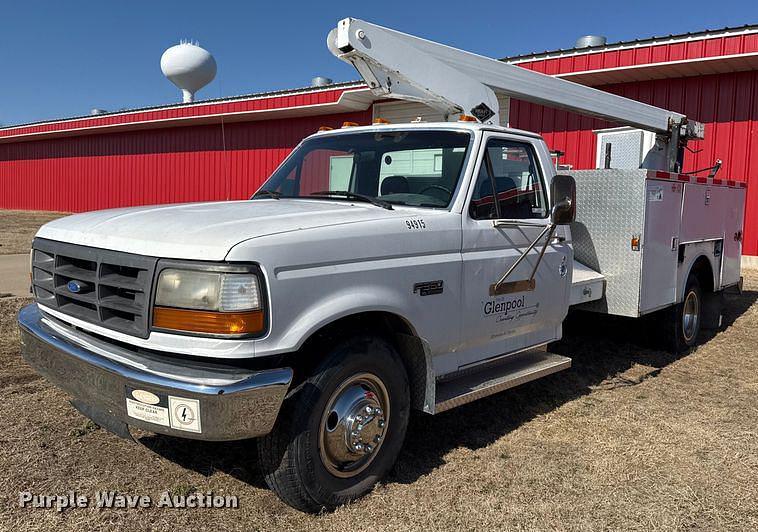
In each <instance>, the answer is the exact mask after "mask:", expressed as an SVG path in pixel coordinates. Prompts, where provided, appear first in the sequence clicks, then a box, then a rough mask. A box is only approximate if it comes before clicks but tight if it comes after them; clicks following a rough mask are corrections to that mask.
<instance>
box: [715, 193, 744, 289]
mask: <svg viewBox="0 0 758 532" xmlns="http://www.w3.org/2000/svg"><path fill="white" fill-rule="evenodd" d="M721 194H722V195H723V197H724V201H723V203H722V205H723V206H722V212H724V213H725V218H724V258H723V265H722V271H721V286H727V285H730V284H735V283H738V282H739V280H740V267H741V264H740V263H741V262H742V231H743V228H742V224H743V220H742V217H743V213H744V212H745V189H744V188H722V189H721Z"/></svg>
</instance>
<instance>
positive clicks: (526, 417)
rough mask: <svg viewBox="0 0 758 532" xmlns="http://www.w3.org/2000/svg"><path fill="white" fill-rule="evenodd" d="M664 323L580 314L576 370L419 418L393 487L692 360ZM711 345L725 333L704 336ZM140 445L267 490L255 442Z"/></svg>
mask: <svg viewBox="0 0 758 532" xmlns="http://www.w3.org/2000/svg"><path fill="white" fill-rule="evenodd" d="M756 300H758V291H745V292H743V293H742V294H741V295H728V296H726V306H725V313H724V323H723V327H722V330H723V329H724V328H726V327H728V326H730V325H731V324H732V323H734V321H735V320H736V319H737V318H738V317H739V316H741V315H742V314H743V313H744V312H745V311H747V309H748V308H750V306H751V305H753V304H754V303H755V302H756ZM657 318H660V316H651V317H650V318H648V319H644V318H643V319H637V320H635V319H630V318H618V317H614V316H604V315H597V314H591V313H574V314H572V316H570V317H569V319H568V320H567V322H566V324H565V330H564V338H563V340H561V341H560V342H556V343H555V344H552V345H551V346H550V349H551V351H553V352H555V353H558V354H562V355H565V356H569V357H571V358H572V359H573V365H572V368H571V369H570V370H568V371H563V372H561V373H557V374H554V375H551V376H549V377H546V378H543V379H539V380H537V381H533V382H530V383H527V384H525V385H522V386H519V387H517V388H513V389H511V390H507V391H505V392H502V393H499V394H496V395H493V396H491V397H487V398H485V399H481V400H479V401H476V402H474V403H471V404H468V405H465V406H462V407H459V408H456V409H453V410H450V411H448V412H445V413H442V414H440V415H437V416H429V415H424V414H414V415H412V416H411V420H410V424H409V426H408V433H407V436H406V442H405V445H404V447H403V450H402V452H401V455H400V457H399V459H398V462H397V464H396V466H395V468H394V469H393V471H392V472H391V473H390V475H389V476H388V478H387V479H386V482H388V483H393V482H396V483H402V484H408V483H412V482H415V481H416V480H417V479H418V478H420V477H422V476H424V475H426V474H429V473H430V472H432V471H433V470H434V469H436V468H438V467H439V466H441V465H443V464H444V456H445V455H446V454H447V453H448V452H449V451H451V450H453V449H455V448H458V447H466V448H468V449H472V450H476V449H480V448H483V447H486V446H488V445H490V444H492V443H494V442H495V441H497V440H498V439H500V438H502V437H503V436H504V435H506V434H508V433H509V432H511V431H512V430H514V429H516V428H518V427H519V426H521V425H523V424H525V423H527V422H529V421H530V420H532V419H533V418H535V417H537V416H540V415H542V414H545V413H548V412H550V411H552V410H554V409H556V408H558V407H560V406H561V405H563V404H565V403H567V402H569V401H572V400H574V399H577V398H578V397H581V396H583V395H586V394H588V393H590V392H591V391H592V390H593V389H595V388H597V387H598V386H602V387H604V389H613V388H616V387H622V386H634V385H636V384H639V383H640V382H643V381H644V380H646V379H649V378H655V377H656V376H657V375H658V373H660V371H661V370H662V369H663V368H665V367H666V366H668V365H669V364H671V363H672V362H674V361H676V360H678V359H680V358H682V357H683V356H687V355H686V354H685V355H677V354H673V353H670V352H667V351H665V350H664V349H662V348H661V347H659V345H660V344H661V340H662V339H661V337H660V333H659V328H658V327H657V326H656V325H657V323H658V321H659V319H657ZM702 334H703V339H702V341H703V342H707V341H708V340H710V339H711V338H713V337H714V336H715V335H717V334H719V332H718V331H703V332H702ZM637 364H640V365H644V366H647V367H649V368H651V369H650V371H648V372H646V373H644V374H643V375H642V376H641V377H637V378H626V377H623V376H621V374H623V373H624V372H625V371H626V370H628V369H630V368H631V367H633V366H635V365H637ZM138 441H139V442H140V443H141V444H143V445H145V446H146V447H148V448H149V449H151V450H152V451H154V452H156V453H157V454H159V455H161V456H163V457H164V458H167V459H169V460H171V461H173V462H175V463H177V464H179V465H181V466H182V467H185V468H187V469H190V470H192V471H195V472H197V473H200V474H202V475H205V476H210V475H211V474H213V473H214V472H215V471H223V472H225V473H227V474H229V475H231V476H233V477H235V478H237V479H239V480H241V481H242V482H245V483H248V484H250V485H253V486H256V487H260V488H265V486H266V485H265V482H264V480H263V476H262V474H261V472H260V470H259V469H258V465H257V460H256V454H257V453H256V448H255V444H256V443H255V441H254V440H246V441H240V442H222V443H211V442H200V441H194V440H183V439H178V438H172V437H170V436H163V435H152V434H150V435H144V436H142V437H139V438H138Z"/></svg>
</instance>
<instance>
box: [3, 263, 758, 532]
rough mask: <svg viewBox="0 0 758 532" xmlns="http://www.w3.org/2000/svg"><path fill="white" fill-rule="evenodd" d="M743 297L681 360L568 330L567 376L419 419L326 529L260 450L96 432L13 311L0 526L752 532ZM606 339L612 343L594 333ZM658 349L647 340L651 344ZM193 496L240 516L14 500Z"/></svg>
mask: <svg viewBox="0 0 758 532" xmlns="http://www.w3.org/2000/svg"><path fill="white" fill-rule="evenodd" d="M746 288H747V290H746V292H745V293H744V294H743V295H742V296H731V297H730V299H729V307H728V316H727V318H728V319H727V327H726V329H725V330H723V331H721V332H719V333H718V334H716V335H715V336H713V335H712V336H711V337H710V338H709V339H708V340H707V342H705V343H704V344H703V345H702V346H701V347H699V348H698V349H697V350H696V351H695V352H693V353H692V354H690V355H688V356H685V357H681V358H677V357H673V356H671V355H668V354H666V353H664V352H662V351H659V350H656V349H655V348H652V347H647V346H645V345H640V344H639V343H637V342H635V341H634V338H635V337H636V335H637V334H638V332H639V331H640V328H639V327H638V326H637V324H632V325H630V322H628V321H626V320H602V321H601V322H598V320H597V319H594V320H592V321H591V322H590V323H582V322H581V321H579V322H575V323H572V324H571V327H570V329H571V332H570V334H569V335H568V337H567V339H566V340H564V341H563V342H561V343H560V344H558V345H557V346H556V347H555V349H556V350H558V351H560V352H562V353H566V354H571V355H572V356H573V357H574V363H575V364H574V367H573V368H572V369H571V370H570V371H567V372H563V373H561V374H557V375H555V376H552V377H550V378H547V379H544V380H541V381H537V382H534V383H531V384H528V385H525V386H523V387H521V388H517V389H515V390H511V391H508V392H505V393H502V394H499V395H497V396H493V397H490V398H488V399H484V400H482V401H480V402H478V403H473V404H471V405H467V406H465V407H462V408H460V409H457V410H453V411H451V412H448V413H445V414H442V415H440V416H436V417H428V416H421V415H419V416H416V417H415V418H414V419H413V420H412V424H411V426H410V429H409V435H408V440H407V443H406V445H405V448H404V450H403V453H402V455H401V457H400V460H399V462H398V464H397V466H396V467H395V469H394V471H393V472H392V474H391V476H390V478H389V479H388V480H387V482H386V483H384V484H382V485H380V486H377V487H376V489H375V490H374V492H373V493H372V494H370V495H369V496H368V497H366V498H365V499H363V500H361V501H358V502H356V503H354V504H352V505H350V506H347V507H344V508H341V509H339V510H338V511H336V512H334V513H332V514H327V515H321V516H309V515H304V514H300V513H298V512H296V511H294V510H292V509H290V508H288V507H287V506H285V505H284V504H282V503H281V502H280V501H279V500H278V499H277V498H276V496H274V495H273V494H272V493H271V492H270V491H268V490H267V489H266V488H265V486H264V483H263V480H262V478H261V476H260V474H259V472H258V470H257V468H256V465H255V462H254V459H253V457H254V452H253V451H254V448H253V446H254V442H241V443H231V444H210V443H196V442H189V441H181V440H175V439H171V438H167V437H157V436H150V435H145V436H143V437H142V438H141V439H140V441H139V443H138V444H134V443H129V442H127V441H125V440H120V439H118V438H117V437H115V436H112V435H110V434H108V433H106V432H105V431H104V430H102V429H96V428H94V427H92V425H91V424H90V423H88V422H87V420H86V419H85V418H84V417H82V416H81V415H79V414H78V413H77V412H76V411H75V410H74V409H73V408H71V407H70V406H69V405H68V403H67V402H66V397H65V396H64V394H63V393H62V392H60V391H58V390H57V389H55V388H53V387H52V386H50V385H49V384H47V383H46V381H44V380H42V379H41V378H40V377H38V376H37V375H36V374H35V373H34V372H33V371H32V370H31V369H30V368H28V367H27V366H26V365H25V364H24V363H23V361H22V360H21V359H20V357H19V355H18V338H17V335H16V332H15V327H14V324H13V316H14V314H15V312H16V310H17V309H18V308H19V307H20V306H21V304H22V303H23V301H21V300H10V301H0V315H2V321H0V404H1V405H2V408H0V471H2V478H0V495H2V496H3V497H5V498H6V499H7V500H6V501H5V502H4V504H0V526H2V528H5V529H8V530H11V529H13V530H19V529H20V530H37V529H40V530H41V529H52V528H53V527H56V529H59V530H82V529H89V530H106V529H116V528H126V529H130V530H131V529H139V530H146V529H157V530H170V529H207V530H217V529H219V530H220V529H246V530H263V529H266V530H269V529H272V530H273V529H277V530H306V529H327V530H345V529H349V530H369V529H389V530H408V529H412V530H435V529H436V530H485V529H501V530H535V529H552V530H599V529H613V530H708V531H712V530H719V531H722V530H756V529H758V483H757V479H758V429H757V428H756V427H758V349H757V348H758V304H756V299H757V298H758V274H755V273H752V274H750V275H749V277H748V279H747V286H746ZM598 330H601V331H602V333H600V334H599V333H598ZM645 343H646V342H644V341H643V342H642V344H645ZM194 489H197V490H200V491H206V490H213V491H214V492H216V493H226V494H233V495H236V496H238V497H239V501H240V507H239V509H236V510H202V509H194V510H166V509H156V508H152V509H148V510H97V509H94V508H88V509H72V510H67V511H64V512H61V513H57V512H56V511H55V510H40V509H37V510H34V509H20V508H18V507H17V497H18V492H19V491H21V490H31V491H33V492H34V493H43V494H62V493H65V492H67V491H69V490H77V491H78V492H80V493H84V494H93V493H94V492H95V491H97V490H118V491H120V492H122V493H126V494H131V495H135V494H148V495H152V496H153V497H157V496H158V495H159V494H160V493H161V492H162V491H164V490H168V491H171V492H174V493H187V492H189V491H192V490H194Z"/></svg>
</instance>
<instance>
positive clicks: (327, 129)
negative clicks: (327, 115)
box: [318, 126, 334, 131]
mask: <svg viewBox="0 0 758 532" xmlns="http://www.w3.org/2000/svg"><path fill="white" fill-rule="evenodd" d="M333 129H334V128H333V127H329V126H321V127H320V128H318V130H319V131H331V130H333Z"/></svg>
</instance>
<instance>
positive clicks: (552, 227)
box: [494, 223, 555, 291]
mask: <svg viewBox="0 0 758 532" xmlns="http://www.w3.org/2000/svg"><path fill="white" fill-rule="evenodd" d="M553 231H555V224H553V223H551V224H550V225H546V226H545V228H544V229H543V230H542V231H541V232H540V234H539V235H537V238H535V239H534V241H533V242H532V243H531V244H529V247H527V248H526V249H525V250H524V251H523V253H521V256H520V257H519V258H518V259H516V262H514V263H513V264H512V265H511V267H510V268H508V271H507V272H505V273H504V274H503V276H502V277H501V278H500V279H499V280H498V281H497V282H496V283H495V286H494V289H495V291H497V289H498V288H500V286H501V285H502V284H503V283H504V282H505V280H506V279H507V278H508V277H509V276H510V275H511V273H513V270H515V269H516V268H518V265H519V264H521V263H522V262H523V261H524V259H525V258H526V256H527V255H528V254H529V252H530V251H531V250H533V249H534V246H536V245H537V242H539V241H540V239H541V238H542V237H543V236H545V235H546V234H548V233H549V235H548V237H547V238H546V239H545V244H544V245H543V246H542V251H541V252H540V256H539V259H538V260H537V264H536V265H535V266H534V269H533V270H532V275H531V276H530V277H529V281H531V280H532V279H533V278H534V274H535V273H536V271H537V267H538V266H539V265H540V261H541V260H542V256H543V255H544V254H545V249H546V248H547V244H548V243H549V242H550V238H551V237H552V235H553Z"/></svg>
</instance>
